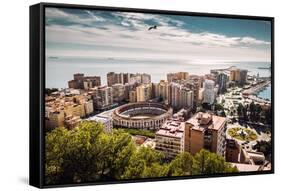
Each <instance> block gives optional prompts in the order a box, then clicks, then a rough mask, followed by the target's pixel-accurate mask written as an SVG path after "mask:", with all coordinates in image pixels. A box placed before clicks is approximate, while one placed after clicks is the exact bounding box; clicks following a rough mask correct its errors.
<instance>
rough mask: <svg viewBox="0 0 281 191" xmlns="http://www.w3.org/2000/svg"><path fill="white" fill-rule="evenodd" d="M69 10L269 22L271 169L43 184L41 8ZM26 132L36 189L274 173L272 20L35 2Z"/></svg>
mask: <svg viewBox="0 0 281 191" xmlns="http://www.w3.org/2000/svg"><path fill="white" fill-rule="evenodd" d="M47 7H56V8H72V9H91V10H107V11H125V12H138V13H157V14H170V15H186V16H198V17H215V18H231V19H249V20H264V21H269V22H270V23H271V84H272V88H271V113H272V137H271V140H272V167H271V170H270V171H260V172H238V173H231V174H227V173H223V174H210V175H192V176H185V177H183V176H180V177H168V178H167V177H163V178H146V179H132V180H120V181H100V182H87V183H73V184H59V185H45V184H44V163H45V160H44V144H45V141H44V130H43V129H44V125H45V124H44V113H45V110H44V101H45V99H44V95H45V19H44V18H45V8H47ZM29 13H30V17H29V18H30V36H29V38H30V82H29V84H30V101H29V102H30V113H29V115H30V130H29V149H30V152H29V169H30V170H29V184H30V185H32V186H35V187H38V188H53V187H67V186H84V185H99V184H116V183H132V182H149V181H166V180H179V179H194V178H210V177H227V176H245V175H260V174H272V173H274V168H275V162H274V18H273V17H262V16H249V15H231V14H215V13H195V12H184V11H169V10H153V9H135V8H123V7H104V6H92V5H73V4H57V3H39V4H36V5H32V6H30V10H29Z"/></svg>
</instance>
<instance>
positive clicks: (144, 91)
mask: <svg viewBox="0 0 281 191" xmlns="http://www.w3.org/2000/svg"><path fill="white" fill-rule="evenodd" d="M136 92H137V102H143V101H148V100H150V99H151V94H152V84H141V85H140V86H138V87H137V88H136Z"/></svg>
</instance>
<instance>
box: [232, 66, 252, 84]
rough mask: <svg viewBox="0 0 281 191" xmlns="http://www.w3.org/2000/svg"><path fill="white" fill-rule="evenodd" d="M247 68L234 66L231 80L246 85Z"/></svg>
mask: <svg viewBox="0 0 281 191" xmlns="http://www.w3.org/2000/svg"><path fill="white" fill-rule="evenodd" d="M247 73H248V71H247V70H243V69H237V68H232V69H231V70H230V76H229V80H230V81H235V82H236V83H238V84H239V85H244V84H245V83H246V82H247Z"/></svg>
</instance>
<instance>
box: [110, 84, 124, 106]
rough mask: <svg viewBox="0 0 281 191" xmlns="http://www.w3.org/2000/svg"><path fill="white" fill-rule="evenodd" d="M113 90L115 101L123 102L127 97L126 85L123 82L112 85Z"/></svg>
mask: <svg viewBox="0 0 281 191" xmlns="http://www.w3.org/2000/svg"><path fill="white" fill-rule="evenodd" d="M112 92H113V101H114V102H121V101H124V99H125V86H124V85H123V84H113V85H112Z"/></svg>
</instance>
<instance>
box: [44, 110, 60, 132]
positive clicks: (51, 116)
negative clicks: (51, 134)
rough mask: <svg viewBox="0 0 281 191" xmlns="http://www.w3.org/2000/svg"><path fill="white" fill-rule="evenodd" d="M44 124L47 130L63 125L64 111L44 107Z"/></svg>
mask: <svg viewBox="0 0 281 191" xmlns="http://www.w3.org/2000/svg"><path fill="white" fill-rule="evenodd" d="M45 125H46V128H47V130H52V129H54V128H56V127H63V126H64V112H63V111H62V110H52V109H51V108H50V107H46V115H45Z"/></svg>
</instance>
